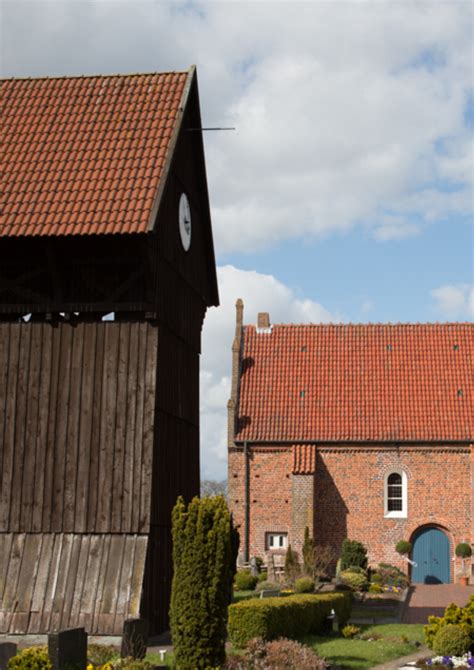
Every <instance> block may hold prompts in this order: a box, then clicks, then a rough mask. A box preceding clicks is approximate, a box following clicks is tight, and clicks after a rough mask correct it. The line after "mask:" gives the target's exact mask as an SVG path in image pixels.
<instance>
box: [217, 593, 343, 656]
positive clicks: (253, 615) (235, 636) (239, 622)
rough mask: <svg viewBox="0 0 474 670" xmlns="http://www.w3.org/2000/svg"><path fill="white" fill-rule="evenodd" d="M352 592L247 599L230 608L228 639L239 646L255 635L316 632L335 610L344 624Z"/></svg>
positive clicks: (274, 637) (263, 636)
mask: <svg viewBox="0 0 474 670" xmlns="http://www.w3.org/2000/svg"><path fill="white" fill-rule="evenodd" d="M351 607H352V596H351V594H350V593H324V594H317V595H309V594H306V595H305V594H301V595H294V596H288V597H287V598H265V599H263V600H261V599H253V600H244V601H241V602H240V603H236V604H234V605H231V606H230V607H229V625H228V633H229V638H230V640H231V642H232V644H234V645H235V646H236V647H241V648H243V647H245V645H246V644H247V643H248V642H249V640H252V639H253V638H255V637H261V638H263V639H264V640H274V639H276V638H278V637H280V636H285V637H289V638H295V637H299V636H301V635H305V634H307V633H317V632H319V631H321V630H322V629H323V627H324V625H325V622H326V619H327V617H328V615H329V614H330V612H331V610H332V609H334V610H335V612H336V614H337V616H338V619H339V623H340V625H341V626H345V625H346V623H347V621H348V620H349V617H350V613H351Z"/></svg>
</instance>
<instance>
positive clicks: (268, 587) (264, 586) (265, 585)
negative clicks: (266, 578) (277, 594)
mask: <svg viewBox="0 0 474 670" xmlns="http://www.w3.org/2000/svg"><path fill="white" fill-rule="evenodd" d="M279 589H280V584H275V583H274V582H259V583H258V584H257V591H278V590H279Z"/></svg>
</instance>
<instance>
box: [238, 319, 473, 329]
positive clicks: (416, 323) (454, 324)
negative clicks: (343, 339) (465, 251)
mask: <svg viewBox="0 0 474 670" xmlns="http://www.w3.org/2000/svg"><path fill="white" fill-rule="evenodd" d="M380 326H383V327H388V326H390V327H392V328H400V327H403V328H413V327H420V328H426V327H433V328H434V327H443V328H445V327H447V326H450V327H459V326H474V323H473V322H471V321H397V322H392V321H371V322H367V323H357V322H352V321H348V322H332V321H330V322H327V323H311V322H307V323H304V322H303V323H272V328H300V327H303V328H328V327H331V328H377V327H380ZM244 328H257V326H256V325H255V324H254V323H247V324H244Z"/></svg>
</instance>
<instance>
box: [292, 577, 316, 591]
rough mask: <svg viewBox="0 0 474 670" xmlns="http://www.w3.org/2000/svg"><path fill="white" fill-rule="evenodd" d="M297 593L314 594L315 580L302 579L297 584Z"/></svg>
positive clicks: (309, 578)
mask: <svg viewBox="0 0 474 670" xmlns="http://www.w3.org/2000/svg"><path fill="white" fill-rule="evenodd" d="M295 591H296V593H314V579H311V577H300V578H299V579H297V580H296V582H295Z"/></svg>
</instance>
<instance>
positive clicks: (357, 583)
mask: <svg viewBox="0 0 474 670" xmlns="http://www.w3.org/2000/svg"><path fill="white" fill-rule="evenodd" d="M341 581H342V583H343V584H347V586H350V588H351V589H352V590H353V591H366V590H367V587H368V584H369V583H368V581H367V577H366V576H365V574H364V573H362V574H361V573H360V572H354V571H353V570H352V569H350V570H343V571H342V572H341Z"/></svg>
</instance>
